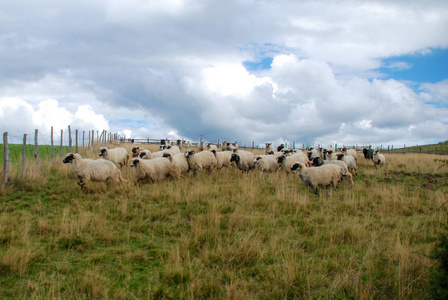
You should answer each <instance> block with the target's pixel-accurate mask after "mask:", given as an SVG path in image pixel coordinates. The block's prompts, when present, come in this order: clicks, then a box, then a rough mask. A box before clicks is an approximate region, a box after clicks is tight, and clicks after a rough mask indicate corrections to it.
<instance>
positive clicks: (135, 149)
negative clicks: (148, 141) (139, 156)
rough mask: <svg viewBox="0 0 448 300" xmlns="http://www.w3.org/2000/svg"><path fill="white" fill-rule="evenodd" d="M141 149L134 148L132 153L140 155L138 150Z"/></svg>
mask: <svg viewBox="0 0 448 300" xmlns="http://www.w3.org/2000/svg"><path fill="white" fill-rule="evenodd" d="M139 149H140V147H134V148H132V153H138V150H139Z"/></svg>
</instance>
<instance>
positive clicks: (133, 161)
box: [131, 158, 140, 167]
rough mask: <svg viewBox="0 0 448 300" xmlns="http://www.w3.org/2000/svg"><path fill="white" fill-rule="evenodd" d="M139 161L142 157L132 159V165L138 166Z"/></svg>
mask: <svg viewBox="0 0 448 300" xmlns="http://www.w3.org/2000/svg"><path fill="white" fill-rule="evenodd" d="M139 163H140V158H133V159H131V167H137V166H138V164H139Z"/></svg>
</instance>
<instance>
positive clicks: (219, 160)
mask: <svg viewBox="0 0 448 300" xmlns="http://www.w3.org/2000/svg"><path fill="white" fill-rule="evenodd" d="M209 151H210V152H212V153H213V154H214V155H215V158H216V168H217V169H218V170H221V169H222V168H223V167H230V165H231V162H230V159H231V158H232V153H233V152H232V151H220V152H217V151H216V150H214V149H213V150H209Z"/></svg>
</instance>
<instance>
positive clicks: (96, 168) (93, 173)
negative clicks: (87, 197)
mask: <svg viewBox="0 0 448 300" xmlns="http://www.w3.org/2000/svg"><path fill="white" fill-rule="evenodd" d="M62 162H63V163H64V164H68V163H69V164H70V169H71V170H72V171H73V173H75V175H76V177H77V178H78V179H79V181H78V185H79V186H81V190H82V189H83V188H84V186H85V185H86V183H87V182H89V181H104V182H106V181H107V180H108V179H112V180H114V181H115V182H117V183H118V185H119V186H120V188H121V189H122V186H121V183H122V182H124V183H126V182H127V181H126V180H124V179H123V177H121V172H120V170H119V169H117V166H116V165H115V164H114V163H113V162H111V161H109V160H105V159H96V160H94V159H90V158H82V157H81V155H79V154H78V153H69V154H67V156H66V157H65V158H64V160H63V161H62Z"/></svg>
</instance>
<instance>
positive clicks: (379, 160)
mask: <svg viewBox="0 0 448 300" xmlns="http://www.w3.org/2000/svg"><path fill="white" fill-rule="evenodd" d="M373 163H374V165H375V168H378V167H379V168H381V167H382V166H386V158H385V157H384V155H382V154H381V153H380V152H379V151H378V150H375V152H374V153H373Z"/></svg>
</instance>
